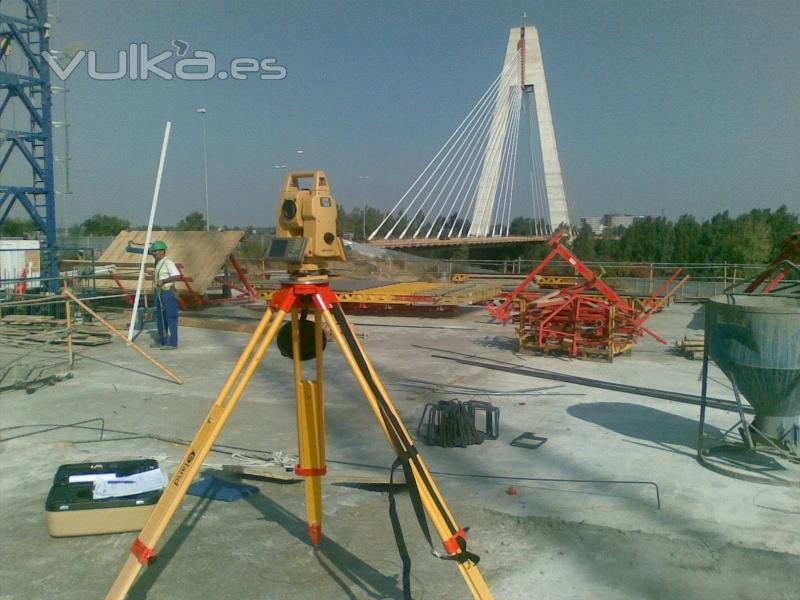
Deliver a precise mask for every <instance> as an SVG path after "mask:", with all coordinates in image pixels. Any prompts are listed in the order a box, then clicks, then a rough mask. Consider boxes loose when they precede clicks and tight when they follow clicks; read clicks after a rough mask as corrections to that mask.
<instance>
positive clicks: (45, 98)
mask: <svg viewBox="0 0 800 600" xmlns="http://www.w3.org/2000/svg"><path fill="white" fill-rule="evenodd" d="M0 10H1V11H2V12H0V126H2V127H7V126H8V124H9V121H11V124H12V125H13V126H14V128H13V129H8V128H0V225H2V224H3V222H5V220H6V219H7V218H8V216H9V214H10V213H11V209H12V208H13V207H14V206H15V205H19V206H21V207H22V208H24V209H25V211H26V212H27V213H28V215H29V216H30V217H31V219H33V222H34V224H35V225H36V228H37V229H38V230H39V231H40V232H41V233H42V238H43V239H42V240H41V242H42V244H41V246H40V248H41V260H40V272H41V277H42V284H43V287H44V288H45V289H47V291H50V292H57V291H58V289H59V287H60V281H59V278H58V277H59V273H58V260H57V255H56V243H57V242H56V208H55V189H54V181H53V123H52V108H51V106H52V88H51V85H50V67H49V66H48V64H47V62H46V61H45V59H44V54H45V53H46V52H49V37H50V23H49V22H48V17H47V0H16V2H15V1H14V0H11V1H10V2H3V4H2V6H0ZM11 53H14V54H15V55H17V56H19V57H21V58H18V59H15V65H14V66H12V65H11V61H10V60H9V58H10V55H11ZM20 65H21V66H20ZM20 107H21V108H20ZM12 110H13V111H15V112H14V118H13V120H12V119H9V118H8V112H9V111H12ZM17 110H20V112H21V114H22V115H23V118H22V119H19V118H17V117H18V113H17V112H16V111H17ZM4 115H5V116H6V118H5V119H4ZM20 122H21V123H20ZM18 123H19V124H18ZM28 170H30V172H31V173H32V178H31V179H29V178H28V177H27V176H26V172H27V171H28Z"/></svg>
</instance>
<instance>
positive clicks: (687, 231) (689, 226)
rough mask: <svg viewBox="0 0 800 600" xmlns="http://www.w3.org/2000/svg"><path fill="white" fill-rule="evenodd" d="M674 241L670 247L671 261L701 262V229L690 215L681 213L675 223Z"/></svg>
mask: <svg viewBox="0 0 800 600" xmlns="http://www.w3.org/2000/svg"><path fill="white" fill-rule="evenodd" d="M674 231H675V243H674V245H673V249H672V262H677V263H692V262H702V261H703V259H704V254H705V253H704V249H703V246H702V239H703V229H702V227H700V223H698V222H697V220H696V219H695V218H694V217H693V216H691V215H681V216H680V217H679V218H678V222H677V223H675V229H674Z"/></svg>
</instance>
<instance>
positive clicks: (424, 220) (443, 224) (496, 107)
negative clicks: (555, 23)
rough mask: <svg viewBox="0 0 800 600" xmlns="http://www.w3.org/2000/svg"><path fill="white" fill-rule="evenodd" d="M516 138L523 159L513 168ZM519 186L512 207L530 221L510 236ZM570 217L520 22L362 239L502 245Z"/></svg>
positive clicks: (545, 102)
mask: <svg viewBox="0 0 800 600" xmlns="http://www.w3.org/2000/svg"><path fill="white" fill-rule="evenodd" d="M520 137H523V138H524V139H523V142H522V143H523V144H526V143H527V144H528V145H529V150H530V152H529V153H528V156H529V157H530V164H525V165H524V166H520V167H519V169H518V167H517V163H518V161H517V155H518V151H519V149H520ZM525 179H527V181H524V180H525ZM521 180H523V181H521ZM521 187H522V188H525V193H523V194H520V193H519V190H517V191H518V193H517V198H516V201H517V202H518V203H520V204H519V205H518V206H517V208H516V212H517V213H522V214H524V215H525V216H528V217H529V218H530V219H531V221H530V224H529V227H528V229H529V230H528V231H527V232H525V233H524V234H523V235H519V232H518V234H517V235H511V220H512V218H511V215H512V207H513V206H515V205H514V204H513V203H512V202H513V201H514V200H515V197H514V190H515V188H521ZM520 198H522V199H521V200H520ZM570 222H571V219H570V210H569V205H568V203H567V198H566V194H565V193H564V181H563V177H562V175H561V164H560V161H559V159H558V150H557V148H556V138H555V131H554V128H553V117H552V115H551V112H550V100H549V98H548V95H547V83H546V81H545V75H544V64H543V62H542V52H541V48H540V46H539V34H538V32H537V31H536V28H535V27H532V26H523V27H515V28H513V29H512V30H511V32H510V34H509V37H508V47H507V49H506V57H505V61H504V63H503V68H502V70H501V72H500V74H499V75H498V76H497V77H496V78H495V80H494V81H493V82H492V83H491V85H490V86H489V87H488V89H487V90H486V91H485V92H484V93H483V95H482V96H481V97H480V99H479V100H478V101H477V102H476V103H475V105H474V106H473V107H472V109H471V110H470V111H469V113H467V116H466V117H464V119H463V120H462V121H461V123H460V124H459V125H458V127H456V129H455V131H453V133H452V134H451V135H450V137H449V138H448V139H447V141H446V142H445V143H444V145H443V146H442V147H441V148H440V149H439V151H438V152H437V153H436V154H435V155H434V157H433V158H432V159H431V160H430V162H429V163H428V164H427V165H426V166H425V168H424V169H423V170H422V172H421V173H420V174H419V175H418V176H417V177H416V179H415V180H414V181H413V183H412V184H411V186H410V187H409V188H408V189H407V190H406V192H405V193H404V194H403V195H402V197H401V198H400V199H399V200H398V201H397V203H396V204H395V205H394V206H393V207H392V209H391V211H390V212H389V213H388V214H387V215H386V217H385V218H384V219H383V221H382V222H381V223H380V225H378V227H377V228H375V230H374V231H373V232H372V233H371V235H370V236H369V238H368V239H369V242H370V243H371V244H372V245H376V246H382V247H387V248H402V247H413V246H448V245H461V244H470V245H497V244H509V243H520V242H525V241H536V240H544V239H547V238H549V237H550V235H551V234H552V232H553V231H554V230H555V229H557V228H558V227H559V226H561V225H566V226H569V225H570Z"/></svg>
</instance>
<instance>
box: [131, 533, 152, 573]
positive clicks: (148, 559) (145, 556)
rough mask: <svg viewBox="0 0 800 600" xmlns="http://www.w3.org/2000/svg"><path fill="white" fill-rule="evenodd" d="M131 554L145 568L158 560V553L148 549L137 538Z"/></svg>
mask: <svg viewBox="0 0 800 600" xmlns="http://www.w3.org/2000/svg"><path fill="white" fill-rule="evenodd" d="M131 553H132V554H133V555H134V556H135V557H136V559H137V560H138V561H139V562H140V563H142V564H143V565H145V566H147V565H149V564H150V563H152V562H153V561H154V560H155V559H156V551H155V550H154V549H153V548H148V547H147V546H146V545H145V543H144V542H143V541H142V540H140V539H139V538H136V541H134V542H133V546H131Z"/></svg>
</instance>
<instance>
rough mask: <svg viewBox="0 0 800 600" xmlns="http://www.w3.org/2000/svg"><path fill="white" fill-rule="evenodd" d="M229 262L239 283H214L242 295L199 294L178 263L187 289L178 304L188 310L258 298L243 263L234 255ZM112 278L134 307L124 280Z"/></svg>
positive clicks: (231, 281) (130, 293) (219, 280)
mask: <svg viewBox="0 0 800 600" xmlns="http://www.w3.org/2000/svg"><path fill="white" fill-rule="evenodd" d="M228 260H229V261H230V263H231V266H233V268H234V271H236V276H237V277H238V281H234V280H231V279H226V278H224V277H221V276H217V277H215V278H214V281H216V282H218V283H221V284H223V285H224V286H227V287H229V288H230V289H232V290H236V291H237V292H239V293H240V294H241V295H240V296H236V297H230V298H209V297H208V296H206V295H202V294H199V293H198V292H197V291H196V290H195V289H194V288H193V287H192V278H191V277H187V276H186V275H185V274H184V273H183V265H182V264H180V263H176V264H175V266H176V267H177V268H178V273H179V274H180V277H181V283H183V285H184V286H185V287H186V291H185V292H182V293H181V294H179V295H178V303H179V304H180V307H181V309H182V310H186V309H187V308H189V307H190V306H195V307H197V306H204V305H212V304H222V303H225V302H253V301H255V299H256V297H257V292H256V290H255V288H254V287H253V286H252V284H251V283H250V279H249V278H248V277H247V273H246V272H245V270H244V269H243V268H242V265H241V263H239V260H238V259H237V258H236V256H234V255H233V254H230V255H229V256H228ZM110 275H111V278H112V279H113V281H114V283H116V284H117V287H118V288H119V289H120V291H121V292H122V293H123V294H125V300H126V301H127V302H128V304H130V305H131V306H133V301H134V295H133V293H132V292H131V291H130V290H129V289H128V288H126V287H125V285H124V284H123V282H122V280H121V279H120V278H119V277H118V276H117V275H116V274H115V273H113V272H111V274H110Z"/></svg>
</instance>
